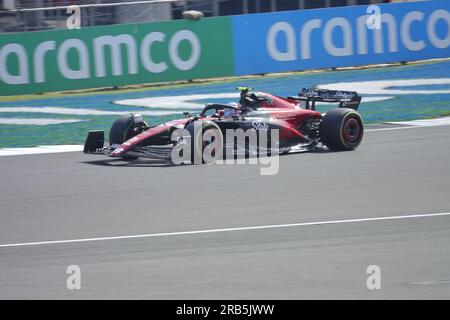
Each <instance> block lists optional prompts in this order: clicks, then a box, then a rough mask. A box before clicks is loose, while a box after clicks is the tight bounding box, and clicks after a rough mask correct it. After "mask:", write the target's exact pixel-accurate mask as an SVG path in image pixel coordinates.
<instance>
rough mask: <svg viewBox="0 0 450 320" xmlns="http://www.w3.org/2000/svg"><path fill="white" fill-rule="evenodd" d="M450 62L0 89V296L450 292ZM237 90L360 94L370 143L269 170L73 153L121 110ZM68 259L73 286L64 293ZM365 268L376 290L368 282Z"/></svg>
mask: <svg viewBox="0 0 450 320" xmlns="http://www.w3.org/2000/svg"><path fill="white" fill-rule="evenodd" d="M449 70H450V62H448V61H441V62H429V63H421V64H411V65H405V66H393V67H392V66H391V67H382V68H371V69H362V70H341V71H330V72H312V73H299V74H290V75H272V76H264V77H253V78H248V79H240V80H227V81H221V82H208V83H201V84H198V83H193V84H185V85H173V86H167V87H153V88H140V89H128V90H122V91H115V90H111V91H99V92H90V93H84V94H80V93H64V94H62V93H60V94H49V95H41V96H23V97H7V98H1V100H0V148H1V150H0V178H1V181H2V182H1V184H0V204H1V210H0V221H1V223H0V298H2V299H16V298H24V299H46V298H55V299H108V298H110V299H448V298H449V297H450V232H449V230H450V199H449V194H450V170H449V168H450V167H449V165H450V140H449V137H450V125H449V124H450V121H449V119H450V118H449V117H448V116H447V115H448V114H449V113H450V78H449V77H448V71H449ZM239 85H246V86H251V87H253V88H255V89H256V90H261V91H267V92H271V93H275V94H278V95H282V96H287V95H295V94H296V93H297V92H298V91H299V90H300V89H301V88H302V87H327V88H330V89H342V90H344V89H351V90H356V91H358V92H360V93H361V94H362V96H363V103H362V104H361V107H360V110H359V111H360V112H361V114H362V116H363V118H364V120H365V122H366V124H367V127H366V132H365V135H364V140H363V142H362V144H361V146H360V147H359V148H358V149H357V150H355V151H352V152H327V151H321V152H307V153H299V154H291V155H286V156H280V157H279V171H278V173H277V174H275V175H271V176H263V175H261V174H260V168H259V165H250V164H247V165H237V164H235V165H219V164H211V165H182V166H171V165H168V164H167V163H162V162H158V161H149V160H137V161H132V162H128V161H122V160H117V159H111V158H107V157H103V156H95V155H84V154H82V152H81V146H80V145H81V144H82V143H83V142H84V139H85V137H86V133H87V132H88V130H90V129H104V130H106V131H108V129H109V126H110V124H111V123H112V121H113V120H114V119H115V118H116V117H117V116H119V115H121V114H126V113H128V112H140V113H142V114H143V115H144V118H145V119H146V120H148V121H149V122H150V123H158V122H160V121H167V120H170V119H174V118H179V117H181V116H182V115H181V112H182V111H192V112H196V111H197V112H198V111H199V110H200V109H201V108H202V105H203V104H204V103H206V102H229V101H236V97H237V94H238V93H237V92H236V91H234V88H235V87H237V86H239ZM330 107H331V106H330V105H326V104H324V105H319V110H323V111H326V110H327V109H329V108H330ZM430 118H433V119H430ZM424 119H425V120H424ZM39 146H40V147H39ZM73 265H76V266H79V268H80V270H81V289H80V290H68V289H67V287H66V281H67V279H68V277H69V276H70V275H69V274H67V273H66V271H67V268H68V267H69V266H73ZM369 266H378V267H379V270H380V272H381V274H380V280H381V288H380V289H379V290H377V289H374V290H370V289H369V288H368V287H367V279H368V278H369V277H370V274H368V273H367V270H368V267H369Z"/></svg>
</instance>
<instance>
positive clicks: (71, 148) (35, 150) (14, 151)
mask: <svg viewBox="0 0 450 320" xmlns="http://www.w3.org/2000/svg"><path fill="white" fill-rule="evenodd" d="M406 123H407V122H404V123H402V125H403V126H401V127H390V128H378V129H366V130H364V132H377V131H391V130H404V129H415V128H430V127H437V126H448V125H450V122H449V123H437V124H431V125H406ZM390 124H396V123H395V122H390ZM82 150H83V145H61V146H39V147H29V148H3V149H0V157H4V156H20V155H30V154H48V153H65V152H80V151H82Z"/></svg>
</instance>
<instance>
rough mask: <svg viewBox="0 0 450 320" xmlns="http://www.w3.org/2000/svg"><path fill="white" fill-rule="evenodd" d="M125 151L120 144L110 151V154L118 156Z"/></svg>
mask: <svg viewBox="0 0 450 320" xmlns="http://www.w3.org/2000/svg"><path fill="white" fill-rule="evenodd" d="M125 152H126V150H125V149H124V148H122V147H121V146H120V147H118V148H117V149H116V150H114V151H113V152H112V153H111V156H113V157H119V156H121V155H123V154H124V153H125Z"/></svg>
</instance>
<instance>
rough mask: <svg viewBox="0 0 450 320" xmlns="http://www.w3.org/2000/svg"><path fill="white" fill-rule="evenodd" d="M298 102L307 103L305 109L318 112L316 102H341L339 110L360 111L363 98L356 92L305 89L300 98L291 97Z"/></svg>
mask: <svg viewBox="0 0 450 320" xmlns="http://www.w3.org/2000/svg"><path fill="white" fill-rule="evenodd" d="M289 99H293V100H297V101H305V102H306V105H305V109H309V110H316V102H317V101H318V102H339V108H351V109H355V110H358V107H359V104H360V103H361V96H359V95H358V93H356V92H355V91H339V90H327V89H314V88H303V89H302V90H301V91H300V92H299V93H298V97H289Z"/></svg>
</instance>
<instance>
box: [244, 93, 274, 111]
mask: <svg viewBox="0 0 450 320" xmlns="http://www.w3.org/2000/svg"><path fill="white" fill-rule="evenodd" d="M267 100H268V99H267V96H266V95H265V94H264V93H261V92H249V93H247V94H246V95H245V96H244V97H242V98H241V101H240V103H241V106H242V107H245V108H251V109H253V110H256V109H258V108H260V107H261V103H262V102H264V101H267Z"/></svg>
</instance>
